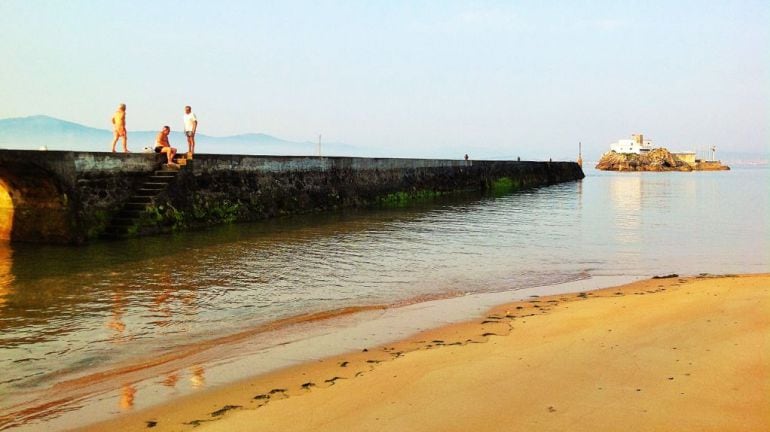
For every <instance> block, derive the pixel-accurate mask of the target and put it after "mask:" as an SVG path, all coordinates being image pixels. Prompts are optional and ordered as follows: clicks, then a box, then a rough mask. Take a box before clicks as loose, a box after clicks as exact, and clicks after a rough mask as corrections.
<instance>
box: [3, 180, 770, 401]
mask: <svg viewBox="0 0 770 432" xmlns="http://www.w3.org/2000/svg"><path fill="white" fill-rule="evenodd" d="M586 174H587V177H586V178H585V179H584V180H583V181H580V182H572V183H565V184H560V185H555V186H550V187H543V188H538V189H532V190H526V191H521V192H518V193H514V194H509V195H504V196H497V197H494V196H475V195H474V196H458V197H454V198H452V199H451V200H447V201H440V202H433V203H430V204H423V205H415V206H410V207H407V208H400V209H387V210H363V211H355V212H344V213H336V214H324V215H311V216H304V217H293V218H286V219H278V220H274V221H268V222H263V223H254V224H243V225H234V226H228V227H222V228H217V229H212V230H209V231H204V232H193V233H185V234H180V235H177V236H173V237H154V238H143V239H138V240H131V241H122V242H112V243H100V244H94V245H89V246H85V247H50V246H36V245H17V244H13V245H9V244H7V243H2V244H0V395H1V396H2V397H0V416H2V415H3V414H4V413H5V411H6V410H8V409H9V407H11V406H12V405H14V404H16V403H19V402H20V401H23V400H25V398H26V397H27V396H26V395H28V394H31V393H30V392H33V391H35V390H39V389H44V388H49V387H51V386H52V385H54V384H55V383H57V382H60V381H62V380H65V379H71V378H73V377H78V376H85V375H88V374H90V373H93V372H94V371H96V370H103V369H105V368H109V367H110V366H111V365H115V364H119V363H120V364H126V363H130V361H131V360H132V359H135V358H141V357H148V356H158V355H162V354H164V353H168V352H172V351H173V350H174V349H175V348H176V347H181V346H185V345H189V344H192V343H200V342H201V341H205V340H210V339H213V338H218V337H223V336H226V335H229V334H234V333H238V332H241V331H244V330H247V329H250V328H253V327H255V326H260V325H264V324H268V323H271V322H275V321H277V320H279V319H282V318H287V317H292V316H297V315H301V314H307V313H313V312H324V311H332V310H337V309H340V308H343V307H351V306H355V307H359V306H371V305H401V304H408V303H414V302H419V301H423V300H426V299H435V298H443V297H452V296H457V295H461V294H466V293H483V292H490V291H505V290H517V289H522V288H529V287H533V286H542V285H549V284H556V283H562V282H567V281H574V280H577V279H582V278H588V277H593V276H613V275H622V276H638V277H649V276H653V275H663V274H670V273H678V274H682V275H694V274H699V273H713V274H725V273H752V272H755V273H756V272H767V271H768V269H770V247H769V246H770V245H769V242H770V235H768V234H770V233H769V232H768V230H769V228H768V221H769V220H770V218H769V216H770V212H768V200H769V198H770V197H769V195H770V194H769V193H768V185H769V184H770V182H769V180H770V170H768V169H766V168H764V169H734V170H733V171H728V172H697V173H606V172H598V171H594V170H591V169H588V170H587V172H586Z"/></svg>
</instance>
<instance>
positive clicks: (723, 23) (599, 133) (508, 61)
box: [0, 0, 770, 158]
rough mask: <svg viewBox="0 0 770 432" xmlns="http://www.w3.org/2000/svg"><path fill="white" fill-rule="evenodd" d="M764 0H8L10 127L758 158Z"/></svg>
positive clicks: (393, 148)
mask: <svg viewBox="0 0 770 432" xmlns="http://www.w3.org/2000/svg"><path fill="white" fill-rule="evenodd" d="M769 18H770V4H768V3H767V2H764V1H742V2H739V3H738V2H726V1H676V2H662V1H653V2H646V3H643V4H642V3H627V2H623V3H619V2H609V1H596V2H579V3H576V2H560V1H555V2H526V3H519V4H514V3H512V2H504V1H487V2H464V1H447V2H423V3H419V4H415V3H412V2H398V1H397V2H366V3H352V4H351V3H344V2H336V1H321V2H306V1H289V2H281V3H278V4H275V3H268V2H255V3H253V2H237V1H234V2H229V3H226V4H225V5H221V4H215V3H207V2H198V1H186V2H179V1H168V2H162V3H160V4H157V3H154V2H149V1H138V2H134V3H132V4H131V5H130V6H126V5H121V4H117V3H115V4H113V3H99V2H90V1H74V2H55V1H36V2H23V1H18V0H6V1H4V2H1V3H0V26H2V28H3V34H4V38H2V39H1V40H0V55H2V58H3V62H4V65H3V78H4V79H3V80H2V84H0V100H3V102H4V103H3V104H2V105H0V118H12V117H25V116H32V115H48V116H51V117H55V118H60V119H64V120H67V121H72V122H75V123H79V124H82V125H85V126H89V127H94V128H99V129H108V128H109V127H110V123H109V119H110V117H111V116H112V114H113V112H114V111H115V108H116V107H117V105H118V104H119V103H126V104H127V105H128V111H127V119H128V122H127V124H128V128H129V134H130V131H131V130H148V131H151V130H156V129H157V127H158V125H162V124H169V125H171V126H172V128H175V129H178V128H179V127H180V126H181V117H182V113H183V111H182V108H183V107H184V105H188V104H189V105H192V107H193V110H194V112H195V113H196V114H197V116H198V118H199V120H200V133H202V134H206V135H209V136H231V135H238V134H243V133H264V134H268V135H272V136H276V137H281V138H282V139H285V140H289V141H296V142H306V141H310V142H313V141H316V140H317V139H318V135H319V134H322V135H323V139H324V140H325V141H326V140H328V141H333V142H340V143H346V144H350V145H353V146H358V147H362V148H371V149H380V150H382V149H384V150H386V151H387V152H388V153H389V154H391V155H392V156H394V157H398V156H399V155H403V154H410V153H414V152H419V153H420V154H421V155H423V156H426V157H430V156H432V155H439V154H445V153H450V154H462V153H469V154H471V155H475V156H477V157H487V158H496V157H497V158H503V157H512V156H515V155H517V154H533V153H536V154H539V155H542V156H543V157H547V155H552V156H554V157H563V156H573V157H574V156H576V154H577V146H578V142H582V144H583V150H584V154H587V155H595V154H601V153H603V152H604V151H606V150H607V149H608V148H609V143H610V142H613V141H615V140H618V139H621V138H629V137H630V135H631V134H632V133H643V134H645V136H648V137H650V138H652V139H653V140H654V142H655V144H656V145H659V146H663V147H675V148H681V149H685V148H686V149H693V150H697V149H699V148H707V147H709V146H711V145H716V146H717V148H718V149H719V150H721V151H732V152H753V153H767V152H768V143H770V125H768V122H767V119H768V118H770V29H769V28H768V27H767V26H766V22H768V21H770V20H769Z"/></svg>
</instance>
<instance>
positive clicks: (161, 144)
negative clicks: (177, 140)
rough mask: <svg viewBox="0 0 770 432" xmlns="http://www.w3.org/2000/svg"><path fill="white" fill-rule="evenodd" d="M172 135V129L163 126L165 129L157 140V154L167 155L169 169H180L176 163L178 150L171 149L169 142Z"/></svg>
mask: <svg viewBox="0 0 770 432" xmlns="http://www.w3.org/2000/svg"><path fill="white" fill-rule="evenodd" d="M170 133H171V128H170V127H168V126H163V129H161V131H160V132H158V137H157V138H155V153H165V154H166V157H167V158H168V166H169V168H179V165H177V164H176V163H174V156H176V148H174V147H171V144H169V142H168V134H170Z"/></svg>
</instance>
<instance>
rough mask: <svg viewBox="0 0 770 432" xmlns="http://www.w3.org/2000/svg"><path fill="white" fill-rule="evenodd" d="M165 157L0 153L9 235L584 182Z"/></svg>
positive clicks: (441, 163)
mask: <svg viewBox="0 0 770 432" xmlns="http://www.w3.org/2000/svg"><path fill="white" fill-rule="evenodd" d="M163 159H164V157H161V156H159V155H156V154H154V153H153V154H146V153H144V154H140V153H134V154H116V153H96V152H57V151H23V150H0V205H2V206H4V207H6V208H5V209H0V217H2V215H6V218H9V217H10V218H11V219H12V220H10V221H9V220H6V221H5V224H6V225H9V226H10V228H8V229H7V230H6V231H7V234H6V235H5V236H6V237H7V238H9V239H10V240H11V241H26V242H43V243H75V244H77V243H83V242H86V241H90V240H93V239H96V238H99V237H126V236H138V235H149V234H156V233H163V232H171V231H180V230H188V229H198V228H201V227H206V226H213V225H217V224H223V223H232V222H245V221H256V220H261V219H267V218H272V217H276V216H280V215H289V214H300V213H313V212H322V211H330V210H334V209H340V208H349V207H367V206H382V205H384V206H397V205H403V204H404V203H406V202H409V201H411V200H414V199H430V198H432V197H435V196H440V195H446V194H451V193H455V192H459V191H485V190H497V191H501V192H506V191H513V190H517V189H522V188H528V187H535V186H542V185H548V184H554V183H559V182H565V181H574V180H579V179H582V178H583V177H584V174H583V171H582V169H581V168H580V166H578V164H577V163H574V162H526V161H522V162H519V161H464V160H436V159H397V158H374V159H372V158H350V157H330V158H327V157H312V156H307V157H295V156H291V157H290V156H245V155H214V154H201V155H196V156H195V159H194V160H191V161H189V162H188V163H187V164H186V165H185V166H183V167H182V168H181V169H180V170H179V171H178V172H170V171H168V170H164V169H163V168H162V165H161V163H162V161H163ZM3 197H5V199H3ZM8 206H12V208H10V209H8V208H7V207H8ZM9 214H10V215H11V216H8V215H9ZM0 226H4V225H3V223H2V222H0ZM0 235H2V232H0Z"/></svg>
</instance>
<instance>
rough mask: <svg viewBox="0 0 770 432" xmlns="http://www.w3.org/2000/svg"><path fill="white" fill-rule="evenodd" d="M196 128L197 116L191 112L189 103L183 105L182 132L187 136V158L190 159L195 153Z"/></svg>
mask: <svg viewBox="0 0 770 432" xmlns="http://www.w3.org/2000/svg"><path fill="white" fill-rule="evenodd" d="M197 129H198V118H197V117H195V114H193V112H192V108H190V105H187V106H186V107H184V134H185V135H186V136H187V158H188V159H192V158H193V154H194V153H195V131H196V130H197Z"/></svg>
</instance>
